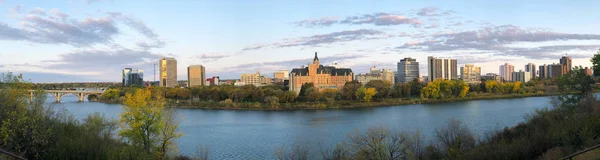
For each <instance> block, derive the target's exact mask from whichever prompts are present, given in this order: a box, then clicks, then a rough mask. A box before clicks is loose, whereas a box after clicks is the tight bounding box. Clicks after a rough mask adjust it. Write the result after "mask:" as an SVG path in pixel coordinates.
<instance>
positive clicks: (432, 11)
mask: <svg viewBox="0 0 600 160" xmlns="http://www.w3.org/2000/svg"><path fill="white" fill-rule="evenodd" d="M453 13H454V11H452V10H446V11H441V10H440V9H439V8H436V7H425V8H421V9H419V11H417V15H419V16H423V17H432V16H445V15H450V14H453Z"/></svg>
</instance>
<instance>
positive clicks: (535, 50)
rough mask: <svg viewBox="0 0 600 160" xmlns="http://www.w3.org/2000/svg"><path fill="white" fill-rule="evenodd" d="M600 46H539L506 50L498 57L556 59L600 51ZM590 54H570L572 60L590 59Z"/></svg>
mask: <svg viewBox="0 0 600 160" xmlns="http://www.w3.org/2000/svg"><path fill="white" fill-rule="evenodd" d="M599 48H600V45H555V46H539V47H532V48H516V47H511V48H506V49H505V50H504V51H503V52H501V53H497V54H496V55H509V56H520V57H526V58H532V59H556V58H557V57H560V56H563V55H564V53H565V52H569V51H592V50H598V49H599ZM591 54H593V53H590V54H568V55H569V56H570V57H571V58H589V57H590V55H591Z"/></svg>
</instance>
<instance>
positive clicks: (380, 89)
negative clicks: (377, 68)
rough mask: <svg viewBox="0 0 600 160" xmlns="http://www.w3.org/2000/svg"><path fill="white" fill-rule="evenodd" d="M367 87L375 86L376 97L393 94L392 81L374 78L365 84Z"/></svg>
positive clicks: (380, 97)
mask: <svg viewBox="0 0 600 160" xmlns="http://www.w3.org/2000/svg"><path fill="white" fill-rule="evenodd" d="M365 87H367V88H375V90H377V94H376V95H375V96H373V98H375V99H383V98H387V97H389V96H390V94H391V89H392V83H390V82H387V81H382V80H372V81H369V82H368V83H367V84H365Z"/></svg>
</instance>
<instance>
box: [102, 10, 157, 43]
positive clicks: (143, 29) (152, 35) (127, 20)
mask: <svg viewBox="0 0 600 160" xmlns="http://www.w3.org/2000/svg"><path fill="white" fill-rule="evenodd" d="M107 14H108V15H110V16H111V17H112V18H115V19H117V20H119V21H121V22H123V23H124V24H125V25H127V26H129V27H131V28H133V29H135V30H136V31H137V32H138V33H140V34H142V35H144V36H146V37H147V38H149V39H151V40H152V41H153V42H137V43H136V44H137V45H138V46H139V47H141V48H143V49H150V48H162V47H164V46H165V44H166V43H165V42H164V41H162V40H160V39H159V38H158V34H157V33H156V32H154V30H153V29H152V28H150V27H148V26H147V25H146V24H145V23H144V22H143V21H141V20H139V19H136V18H134V17H132V16H127V15H124V14H122V13H120V12H108V13H107Z"/></svg>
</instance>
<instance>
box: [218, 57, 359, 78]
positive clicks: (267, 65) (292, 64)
mask: <svg viewBox="0 0 600 160" xmlns="http://www.w3.org/2000/svg"><path fill="white" fill-rule="evenodd" d="M363 57H365V56H364V55H356V54H337V55H333V56H322V57H321V56H319V61H320V63H321V64H323V65H326V64H329V63H332V62H338V61H342V60H352V59H357V58H363ZM312 60H313V57H312V56H308V57H307V58H301V59H293V60H284V61H275V62H257V63H248V64H241V65H236V66H231V67H226V68H223V69H220V70H217V71H215V72H213V73H211V74H213V75H218V76H221V77H234V78H235V77H237V78H239V74H241V73H254V72H256V71H261V72H262V73H268V72H272V71H277V70H280V69H291V68H300V67H301V66H302V65H306V64H307V63H309V62H312Z"/></svg>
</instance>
